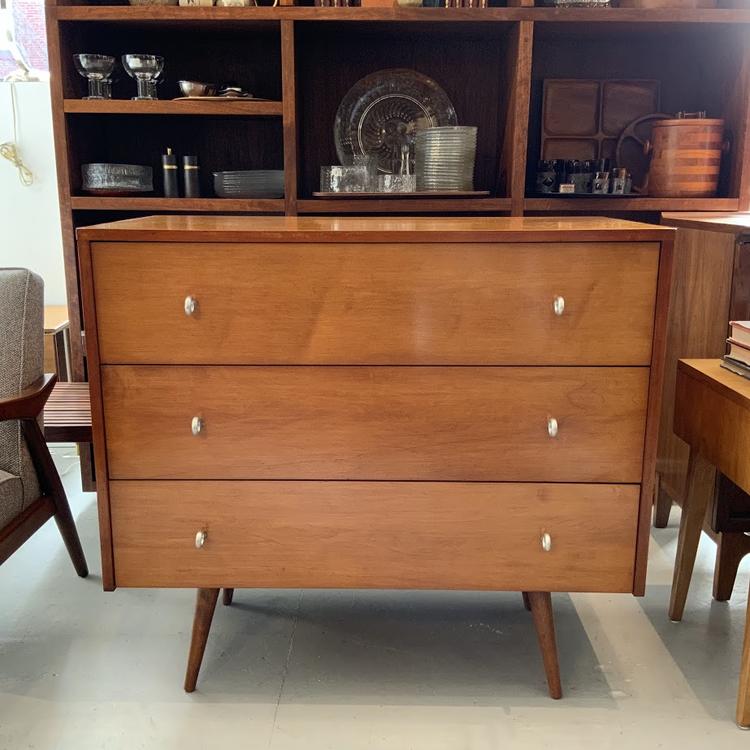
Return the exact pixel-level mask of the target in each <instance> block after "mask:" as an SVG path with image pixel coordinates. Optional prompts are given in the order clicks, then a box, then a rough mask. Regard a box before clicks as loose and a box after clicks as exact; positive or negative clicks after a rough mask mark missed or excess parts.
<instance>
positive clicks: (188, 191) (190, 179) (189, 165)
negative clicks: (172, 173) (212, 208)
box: [182, 156, 201, 198]
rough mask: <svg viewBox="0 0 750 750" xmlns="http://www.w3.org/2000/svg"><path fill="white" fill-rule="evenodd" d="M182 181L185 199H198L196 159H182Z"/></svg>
mask: <svg viewBox="0 0 750 750" xmlns="http://www.w3.org/2000/svg"><path fill="white" fill-rule="evenodd" d="M182 181H183V185H184V188H185V191H184V193H185V197H186V198H200V196H201V187H200V181H199V180H198V157H197V156H183V157H182Z"/></svg>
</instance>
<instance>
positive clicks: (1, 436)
mask: <svg viewBox="0 0 750 750" xmlns="http://www.w3.org/2000/svg"><path fill="white" fill-rule="evenodd" d="M43 321H44V284H43V282H42V280H41V278H39V276H37V275H35V274H33V273H31V272H30V271H27V270H25V269H21V268H6V269H0V563H3V562H4V561H5V560H7V559H8V557H10V555H12V554H13V553H14V552H15V551H16V550H17V549H18V548H19V547H20V546H21V545H22V544H23V543H24V542H25V541H26V540H27V539H28V538H29V537H30V536H31V535H32V534H33V533H34V532H35V531H37V530H38V529H39V528H40V527H41V526H42V525H43V524H44V523H46V522H47V521H48V520H49V519H50V518H52V517H54V518H55V520H56V521H57V526H58V528H59V529H60V534H61V535H62V538H63V541H64V542H65V546H66V547H67V549H68V553H69V554H70V557H71V560H72V561H73V566H74V567H75V570H76V573H78V575H79V576H82V577H85V576H87V575H88V568H87V566H86V558H85V557H84V554H83V549H82V548H81V542H80V540H79V538H78V532H77V531H76V527H75V523H74V521H73V516H72V514H71V512H70V506H69V505H68V499H67V497H66V496H65V490H64V489H63V486H62V482H61V481H60V476H59V475H58V473H57V469H56V468H55V465H54V463H53V462H52V457H51V456H50V453H49V450H48V448H47V443H46V442H45V440H44V435H43V433H42V410H43V409H44V405H45V403H46V401H47V399H48V398H49V395H50V393H51V392H52V389H53V388H54V385H55V381H56V377H55V376H54V375H44V372H43V337H44V322H43Z"/></svg>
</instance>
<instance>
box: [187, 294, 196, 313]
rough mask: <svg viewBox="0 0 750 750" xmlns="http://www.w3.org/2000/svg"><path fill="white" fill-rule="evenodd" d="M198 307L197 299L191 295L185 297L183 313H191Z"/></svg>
mask: <svg viewBox="0 0 750 750" xmlns="http://www.w3.org/2000/svg"><path fill="white" fill-rule="evenodd" d="M197 308H198V300H197V299H195V297H193V296H192V295H188V296H187V297H185V315H193V313H195V311H196V309H197Z"/></svg>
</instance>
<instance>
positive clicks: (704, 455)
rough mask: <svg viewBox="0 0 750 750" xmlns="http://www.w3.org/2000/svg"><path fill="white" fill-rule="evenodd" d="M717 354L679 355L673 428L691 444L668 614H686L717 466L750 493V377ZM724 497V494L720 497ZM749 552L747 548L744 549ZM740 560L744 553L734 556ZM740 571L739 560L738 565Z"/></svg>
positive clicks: (747, 697) (747, 653)
mask: <svg viewBox="0 0 750 750" xmlns="http://www.w3.org/2000/svg"><path fill="white" fill-rule="evenodd" d="M720 362H721V360H718V359H695V360H680V362H679V364H678V366H677V383H676V391H675V415H674V431H675V434H676V435H677V436H678V437H680V438H682V440H684V441H685V442H686V443H687V444H688V445H689V446H690V458H689V461H688V473H687V483H686V490H685V497H684V499H683V506H682V518H681V520H680V535H679V539H678V543H677V557H676V561H675V570H674V578H673V581H672V595H671V598H670V602H669V617H670V618H671V619H672V620H673V621H679V620H681V619H682V614H683V611H684V609H685V599H686V597H687V592H688V587H689V586H690V578H691V576H692V573H693V565H694V563H695V554H696V551H697V548H698V540H699V538H700V534H701V529H702V526H703V519H704V517H705V515H706V509H707V507H708V503H709V500H710V494H711V493H709V492H706V487H707V486H713V480H712V478H711V475H712V474H713V473H714V472H715V471H716V470H718V471H720V472H722V474H724V475H726V476H727V477H729V479H730V480H732V482H734V483H735V484H736V485H737V487H738V488H739V489H740V490H744V491H745V492H750V380H747V379H745V378H743V377H741V376H739V375H735V374H734V373H732V372H729V371H728V370H725V369H724V368H722V367H721V364H720ZM719 502H721V498H719ZM745 551H747V550H746V549H745ZM736 557H737V560H736V563H737V564H738V563H739V557H741V554H739V553H738V555H736ZM735 571H736V565H735ZM737 724H738V725H739V726H740V727H742V728H743V729H750V607H748V619H747V620H746V623H745V639H744V647H743V650H742V664H741V670H740V685H739V693H738V696H737Z"/></svg>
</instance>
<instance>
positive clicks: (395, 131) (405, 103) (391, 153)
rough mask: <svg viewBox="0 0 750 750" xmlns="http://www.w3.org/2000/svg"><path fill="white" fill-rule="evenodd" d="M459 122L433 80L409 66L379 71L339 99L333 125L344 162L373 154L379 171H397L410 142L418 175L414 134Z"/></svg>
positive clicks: (341, 158)
mask: <svg viewBox="0 0 750 750" xmlns="http://www.w3.org/2000/svg"><path fill="white" fill-rule="evenodd" d="M457 122H458V120H457V118H456V110H455V109H454V108H453V104H451V100H450V99H449V98H448V95H447V94H446V93H445V91H443V89H442V88H441V87H440V86H439V85H438V84H437V83H435V81H433V80H432V78H428V77H427V76H425V75H422V74H421V73H417V71H416V70H410V69H408V68H391V69H388V70H379V71H377V72H376V73H372V74H371V75H369V76H365V77H364V78H362V79H360V80H359V81H357V83H355V84H354V86H352V87H351V89H349V91H348V92H347V94H346V96H345V97H344V98H343V99H342V100H341V104H339V108H338V110H337V112H336V120H335V122H334V126H333V135H334V140H335V142H336V153H337V155H338V158H339V161H340V162H341V163H342V164H344V165H349V164H353V163H354V156H355V155H359V154H366V155H369V156H373V157H375V160H376V163H377V168H378V171H379V172H384V173H398V172H399V169H400V166H401V159H402V154H403V153H404V151H403V150H402V149H403V147H404V146H408V152H407V153H408V154H409V160H410V162H411V165H410V167H411V168H410V173H411V174H414V134H415V133H416V132H417V131H418V130H423V129H424V128H434V127H438V126H440V125H456V124H457Z"/></svg>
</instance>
